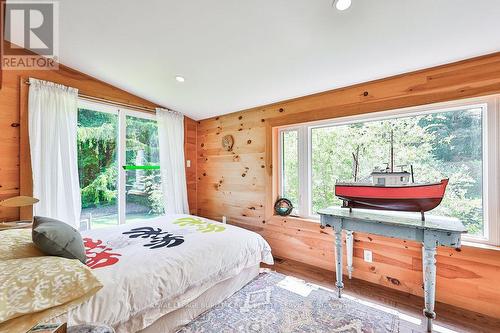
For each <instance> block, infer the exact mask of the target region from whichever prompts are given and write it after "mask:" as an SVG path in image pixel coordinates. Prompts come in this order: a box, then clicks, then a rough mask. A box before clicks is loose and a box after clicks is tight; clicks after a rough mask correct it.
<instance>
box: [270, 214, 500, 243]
mask: <svg viewBox="0 0 500 333" xmlns="http://www.w3.org/2000/svg"><path fill="white" fill-rule="evenodd" d="M272 218H278V219H287V220H289V221H296V222H305V223H314V224H317V225H318V226H319V220H318V219H314V218H304V217H299V216H292V215H289V216H281V215H276V214H275V215H273V217H272ZM462 246H465V247H472V248H478V249H483V250H490V251H500V246H497V245H491V244H485V243H479V242H474V241H471V240H463V241H462Z"/></svg>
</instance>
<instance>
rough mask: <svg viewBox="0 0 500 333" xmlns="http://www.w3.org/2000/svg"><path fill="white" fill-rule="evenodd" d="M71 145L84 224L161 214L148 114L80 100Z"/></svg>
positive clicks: (152, 127) (155, 151) (152, 118)
mask: <svg viewBox="0 0 500 333" xmlns="http://www.w3.org/2000/svg"><path fill="white" fill-rule="evenodd" d="M77 144H78V168H79V178H80V190H81V196H82V214H81V219H82V221H83V222H84V224H86V227H87V228H100V227H105V226H110V225H117V224H121V223H125V222H132V221H134V220H143V219H146V218H151V217H155V216H158V215H161V214H163V203H162V192H161V177H160V170H159V156H158V128H157V124H156V120H155V116H154V115H150V114H146V113H142V112H137V111H133V110H129V109H124V108H116V107H113V106H109V105H106V104H99V103H94V102H88V101H84V100H80V102H79V109H78V140H77Z"/></svg>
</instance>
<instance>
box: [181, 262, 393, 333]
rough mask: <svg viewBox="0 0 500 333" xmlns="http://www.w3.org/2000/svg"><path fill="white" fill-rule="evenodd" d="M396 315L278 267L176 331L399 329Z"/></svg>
mask: <svg viewBox="0 0 500 333" xmlns="http://www.w3.org/2000/svg"><path fill="white" fill-rule="evenodd" d="M398 331H399V317H398V316H397V315H394V314H391V313H386V312H384V311H381V310H378V309H375V308H373V307H370V306H367V305H364V304H361V303H359V302H357V301H356V300H353V299H349V298H347V297H343V298H341V299H339V298H337V296H336V293H334V292H332V291H329V290H326V289H323V288H318V287H317V286H314V285H309V284H306V283H304V282H301V281H300V280H297V279H294V278H290V277H287V276H285V275H282V274H279V273H275V272H272V273H264V274H260V275H259V276H258V277H256V278H255V279H254V280H253V281H251V282H250V283H249V284H247V285H246V286H245V287H243V289H241V290H240V291H238V292H237V293H235V294H234V295H233V296H231V297H229V298H228V299H227V300H225V301H224V302H222V303H221V304H220V305H218V306H216V307H215V308H213V309H211V310H210V311H208V312H205V313H204V314H202V315H201V316H199V317H198V318H196V319H195V320H194V321H193V322H191V323H190V324H189V325H187V326H186V327H184V328H183V329H182V330H181V331H180V332H183V333H187V332H197V333H198V332H220V333H222V332H226V333H229V332H269V333H271V332H272V333H276V332H398Z"/></svg>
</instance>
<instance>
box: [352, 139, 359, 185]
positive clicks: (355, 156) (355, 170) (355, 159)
mask: <svg viewBox="0 0 500 333" xmlns="http://www.w3.org/2000/svg"><path fill="white" fill-rule="evenodd" d="M352 159H353V165H352V166H353V170H352V173H353V176H354V181H355V182H356V181H358V170H359V146H357V147H356V154H355V153H352Z"/></svg>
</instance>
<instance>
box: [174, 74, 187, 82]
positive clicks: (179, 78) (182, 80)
mask: <svg viewBox="0 0 500 333" xmlns="http://www.w3.org/2000/svg"><path fill="white" fill-rule="evenodd" d="M175 80H176V81H177V82H184V81H186V79H185V78H184V76H180V75H176V76H175Z"/></svg>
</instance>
